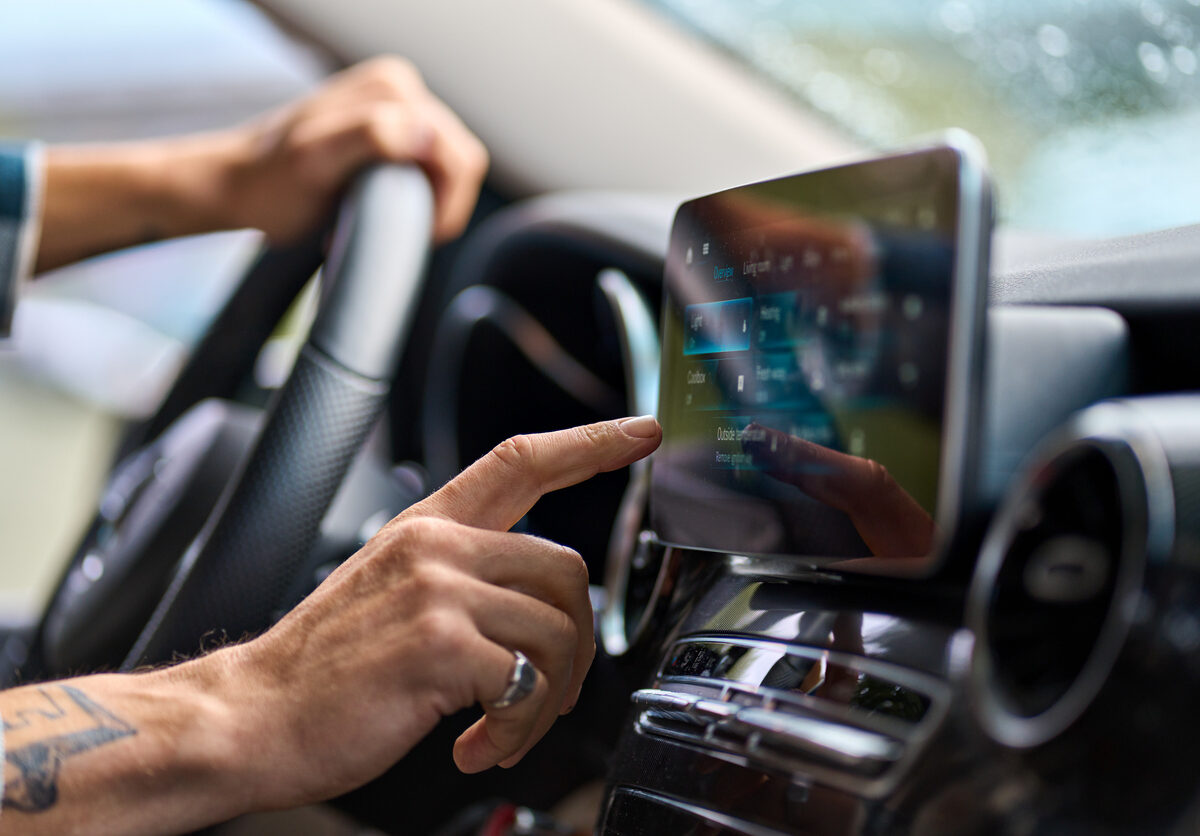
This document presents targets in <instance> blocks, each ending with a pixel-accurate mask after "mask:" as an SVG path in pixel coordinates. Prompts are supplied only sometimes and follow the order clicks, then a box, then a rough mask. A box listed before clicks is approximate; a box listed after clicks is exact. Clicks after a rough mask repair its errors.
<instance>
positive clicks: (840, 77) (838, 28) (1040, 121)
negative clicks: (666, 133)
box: [647, 0, 1200, 235]
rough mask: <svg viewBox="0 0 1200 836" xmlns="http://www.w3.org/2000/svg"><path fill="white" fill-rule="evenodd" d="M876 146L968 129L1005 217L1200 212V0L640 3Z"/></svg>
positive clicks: (1122, 221)
mask: <svg viewBox="0 0 1200 836" xmlns="http://www.w3.org/2000/svg"><path fill="white" fill-rule="evenodd" d="M647 2H650V3H651V4H652V5H654V6H657V7H659V8H660V9H662V10H663V11H665V12H667V13H668V14H670V15H671V16H673V17H675V18H676V19H678V20H680V21H682V22H683V23H685V24H686V25H687V26H688V27H690V28H693V29H694V30H695V31H697V32H699V33H700V34H701V35H702V36H704V37H705V38H707V39H708V40H710V41H712V42H714V43H715V44H717V45H718V46H720V47H721V48H723V49H724V50H726V51H727V52H729V53H730V54H732V55H733V56H734V57H735V58H737V59H738V60H740V61H742V62H744V63H745V64H747V65H749V66H750V67H752V68H753V69H754V70H756V71H757V72H760V73H762V74H764V75H765V76H766V77H767V78H769V79H770V80H772V81H773V82H775V83H777V84H780V85H782V86H783V87H784V88H785V89H786V90H788V91H790V92H791V93H792V94H794V95H795V96H796V97H798V98H799V100H800V101H801V102H802V103H803V104H804V105H805V106H807V107H809V108H811V109H813V110H815V111H817V112H819V113H820V114H823V115H824V116H825V117H826V118H829V119H831V120H833V121H835V122H836V123H838V124H839V125H841V126H842V127H843V128H845V129H846V130H848V131H849V132H851V133H852V134H853V135H855V136H857V137H858V138H859V139H861V140H862V141H863V142H865V143H866V144H868V145H869V146H872V147H894V146H896V145H902V144H903V143H905V142H906V141H908V140H911V139H912V138H914V137H919V136H921V135H922V134H929V133H931V132H936V131H939V130H942V129H944V128H947V127H961V128H965V129H967V130H968V131H971V132H972V133H974V134H975V135H977V136H978V137H979V138H980V139H981V140H983V143H984V145H985V147H986V148H987V151H988V156H989V159H990V162H991V166H992V170H993V174H994V176H995V178H996V184H997V193H998V202H999V206H1000V213H1001V220H1002V221H1003V222H1005V223H1007V224H1009V225H1012V226H1017V227H1022V228H1026V229H1035V230H1042V231H1045V232H1052V233H1061V234H1070V235H1118V234H1123V233H1133V232H1140V231H1144V230H1149V229H1159V228H1164V227H1170V226H1179V225H1183V224H1189V223H1198V222H1200V162H1198V161H1197V148H1198V147H1200V139H1198V137H1200V66H1198V64H1200V40H1198V39H1200V0H1140V2H1139V0H1007V2H1001V0H993V1H992V2H986V0H943V2H929V0H923V2H916V0H913V2H903V3H897V2H895V0H840V2H837V3H794V2H786V1H785V0H647Z"/></svg>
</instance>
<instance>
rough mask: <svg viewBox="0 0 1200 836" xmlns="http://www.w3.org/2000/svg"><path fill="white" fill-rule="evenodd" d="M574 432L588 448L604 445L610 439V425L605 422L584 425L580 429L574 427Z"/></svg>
mask: <svg viewBox="0 0 1200 836" xmlns="http://www.w3.org/2000/svg"><path fill="white" fill-rule="evenodd" d="M575 431H576V432H577V433H578V434H579V436H580V441H583V442H584V443H586V444H587V446H589V447H596V446H599V445H601V444H604V443H605V442H607V441H608V440H609V439H610V438H611V437H612V425H611V424H609V423H607V422H601V423H599V424H585V425H583V426H582V427H576V428H575Z"/></svg>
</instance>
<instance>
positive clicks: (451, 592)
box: [403, 560, 459, 604]
mask: <svg viewBox="0 0 1200 836" xmlns="http://www.w3.org/2000/svg"><path fill="white" fill-rule="evenodd" d="M458 586H459V584H458V582H457V579H456V578H455V577H454V573H453V572H451V571H450V570H448V569H446V568H445V567H443V566H441V565H439V564H437V563H434V562H432V561H428V560H423V561H421V562H419V563H417V564H416V565H414V566H412V567H411V568H410V570H409V572H408V577H407V578H406V580H405V589H404V592H403V594H404V596H405V600H410V601H421V602H424V603H428V604H437V603H438V602H441V601H447V600H453V599H454V596H455V594H456V590H457V588H458Z"/></svg>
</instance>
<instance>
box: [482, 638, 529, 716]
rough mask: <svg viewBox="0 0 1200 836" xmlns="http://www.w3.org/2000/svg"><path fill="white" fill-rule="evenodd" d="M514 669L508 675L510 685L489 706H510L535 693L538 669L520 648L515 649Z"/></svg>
mask: <svg viewBox="0 0 1200 836" xmlns="http://www.w3.org/2000/svg"><path fill="white" fill-rule="evenodd" d="M513 657H514V660H513V669H512V673H511V674H509V676H508V687H507V688H505V689H504V693H503V694H501V695H500V696H499V698H497V699H495V700H492V701H491V702H490V703H488V707H489V708H508V707H509V706H510V705H516V704H517V703H519V702H520V701H521V700H523V699H525V698H526V697H528V696H529V695H530V694H532V693H533V689H534V687H535V686H536V685H537V670H536V669H535V668H534V667H533V663H532V662H530V661H529V657H528V656H526V655H525V654H524V653H522V652H521V651H519V650H514V651H513Z"/></svg>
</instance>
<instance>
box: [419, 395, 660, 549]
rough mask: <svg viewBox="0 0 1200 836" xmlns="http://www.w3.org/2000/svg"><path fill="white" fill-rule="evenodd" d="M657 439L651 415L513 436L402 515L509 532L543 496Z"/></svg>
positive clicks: (619, 462) (616, 464) (619, 463)
mask: <svg viewBox="0 0 1200 836" xmlns="http://www.w3.org/2000/svg"><path fill="white" fill-rule="evenodd" d="M661 440H662V429H661V428H660V427H659V425H658V421H656V420H655V419H654V417H653V416H651V415H642V416H640V417H637V418H623V419H621V420H619V421H601V422H600V423H597V424H587V425H584V426H582V427H572V428H571V429H567V430H559V431H557V432H549V433H539V434H537V435H518V436H514V437H512V438H510V439H508V440H507V441H504V442H501V443H500V444H498V445H496V447H494V448H493V449H492V451H491V452H490V453H488V454H487V455H485V456H484V457H483V458H481V459H479V461H477V462H475V463H474V464H473V465H471V466H470V467H468V468H467V469H466V470H464V471H463V472H462V473H460V474H459V475H458V476H457V477H455V478H454V479H452V480H451V481H450V482H448V483H447V484H446V485H445V486H444V487H442V489H441V490H439V491H437V492H436V493H434V494H433V495H432V496H430V497H429V498H427V499H425V500H424V501H422V502H419V503H417V504H416V505H414V506H412V507H411V508H409V509H408V510H407V511H405V512H404V514H402V515H401V516H402V517H404V516H412V515H433V516H439V517H443V518H445V519H450V520H454V521H455V522H460V523H464V524H466V525H471V526H475V527H477V528H489V529H492V530H495V531H507V530H508V529H509V528H512V526H513V525H514V524H516V522H517V521H518V520H519V519H521V517H523V516H525V514H526V513H527V512H528V511H529V509H530V508H532V507H533V506H534V504H535V503H536V502H537V501H538V500H539V499H541V497H542V496H543V495H544V494H547V493H549V492H550V491H556V490H559V489H561V488H566V487H569V486H571V485H576V484H579V483H580V482H583V481H586V480H588V479H590V478H591V477H593V476H595V475H596V474H597V473H606V472H608V471H610V470H616V469H618V468H621V467H625V466H626V465H628V464H630V463H632V462H635V461H637V460H638V459H640V458H643V457H644V456H647V455H649V454H650V453H651V452H653V451H654V449H655V448H656V447H658V444H659V442H660V441H661Z"/></svg>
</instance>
